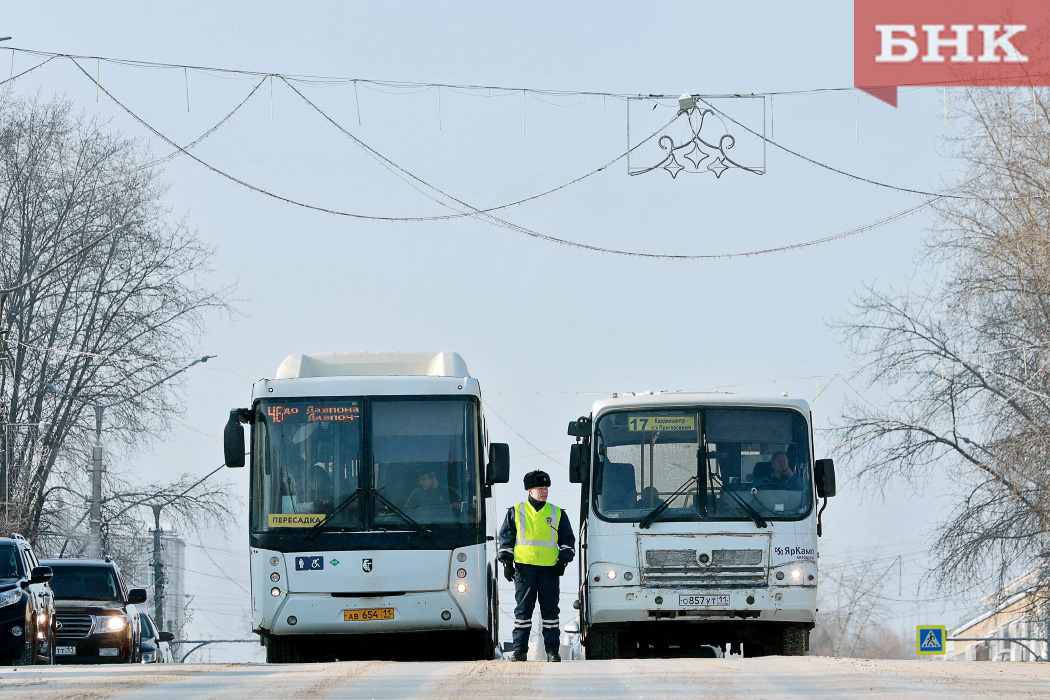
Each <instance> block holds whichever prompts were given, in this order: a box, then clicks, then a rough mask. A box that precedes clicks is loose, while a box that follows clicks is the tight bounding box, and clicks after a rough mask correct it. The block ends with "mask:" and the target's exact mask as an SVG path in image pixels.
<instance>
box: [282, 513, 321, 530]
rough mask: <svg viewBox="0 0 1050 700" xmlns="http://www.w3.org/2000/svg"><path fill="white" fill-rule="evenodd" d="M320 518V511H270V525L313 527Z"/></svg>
mask: <svg viewBox="0 0 1050 700" xmlns="http://www.w3.org/2000/svg"><path fill="white" fill-rule="evenodd" d="M322 520H324V516H323V515H321V514H320V513H270V527H313V526H314V525H316V524H317V523H319V522H321V521H322Z"/></svg>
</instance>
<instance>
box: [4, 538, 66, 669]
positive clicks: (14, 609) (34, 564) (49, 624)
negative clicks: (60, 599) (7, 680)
mask: <svg viewBox="0 0 1050 700" xmlns="http://www.w3.org/2000/svg"><path fill="white" fill-rule="evenodd" d="M50 580H51V569H49V568H47V567H46V566H40V562H38V561H37V558H36V554H34V553H33V548H32V547H31V546H30V544H29V542H28V541H27V540H26V538H24V537H22V536H21V535H11V536H10V537H0V664H3V665H6V666H11V665H15V664H18V665H22V664H36V663H45V664H49V663H53V662H54V659H55V627H56V622H55V604H54V602H55V597H54V595H53V594H52V593H51V589H50V588H49V587H48V585H47V582H48V581H50Z"/></svg>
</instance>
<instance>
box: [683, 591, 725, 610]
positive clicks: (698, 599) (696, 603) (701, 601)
mask: <svg viewBox="0 0 1050 700" xmlns="http://www.w3.org/2000/svg"><path fill="white" fill-rule="evenodd" d="M678 604H679V605H682V606H689V607H695V608H728V607H729V595H728V594H716V595H680V596H678Z"/></svg>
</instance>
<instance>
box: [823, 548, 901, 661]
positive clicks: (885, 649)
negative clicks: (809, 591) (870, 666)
mask: <svg viewBox="0 0 1050 700" xmlns="http://www.w3.org/2000/svg"><path fill="white" fill-rule="evenodd" d="M895 565H896V562H891V563H890V566H889V568H883V567H880V566H877V565H876V562H875V561H874V560H872V559H868V560H864V561H858V562H853V561H843V562H840V563H839V565H838V566H835V565H831V566H824V567H823V571H824V573H823V574H822V581H821V586H820V589H819V593H818V601H817V608H818V609H819V611H820V612H819V614H818V615H817V625H816V627H815V628H814V629H813V632H812V633H811V634H810V640H809V649H810V653H811V654H813V655H816V656H840V657H849V658H866V659H909V658H912V657H914V655H915V654H914V651H913V650H912V649H911V648H910V647H909V646H908V644H907V643H906V642H905V640H904V639H902V638H901V636H900V635H899V634H897V633H896V632H894V631H893V630H892V629H891V628H890V627H889V626H888V625H887V624H886V620H887V618H889V617H890V616H891V612H892V611H891V610H890V609H889V606H888V604H887V599H886V598H885V597H884V596H883V595H882V592H883V589H884V587H885V583H886V577H887V574H888V573H889V572H890V570H891V569H893V568H894V567H895Z"/></svg>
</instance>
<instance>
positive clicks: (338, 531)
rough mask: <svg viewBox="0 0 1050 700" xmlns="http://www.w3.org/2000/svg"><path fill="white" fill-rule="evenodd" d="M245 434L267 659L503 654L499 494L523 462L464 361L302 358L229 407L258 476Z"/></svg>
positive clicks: (232, 439) (440, 356) (231, 455)
mask: <svg viewBox="0 0 1050 700" xmlns="http://www.w3.org/2000/svg"><path fill="white" fill-rule="evenodd" d="M241 423H248V424H249V425H250V426H251V439H250V456H251V461H250V463H251V481H250V483H251V487H250V489H251V490H250V496H249V511H250V515H249V519H250V520H249V537H250V555H251V576H252V584H251V585H252V628H253V630H254V631H255V632H256V633H257V634H259V635H260V637H261V639H260V641H261V643H262V644H263V645H265V647H266V659H267V661H269V662H295V661H320V660H326V659H353V658H363V657H373V656H376V655H379V656H383V655H388V656H389V655H394V656H395V657H396V656H397V655H398V653H399V652H400V653H401V655H402V656H404V655H405V653H407V654H408V655H409V656H410V657H411V656H412V655H423V656H428V657H434V656H437V657H445V656H458V657H460V658H462V657H466V658H479V659H491V658H493V654H494V645H495V644H496V642H497V623H498V619H499V610H498V605H497V599H496V597H497V588H496V579H495V549H496V543H495V541H494V535H495V530H496V527H497V526H498V523H497V520H496V518H497V515H496V514H495V513H494V511H493V508H494V506H493V503H492V498H491V495H492V493H491V486H492V484H495V483H506V481H507V477H508V472H509V463H508V462H509V457H508V450H507V446H506V445H504V444H492V445H489V444H488V439H487V435H486V431H485V424H484V420H483V417H482V410H481V388H480V385H479V384H478V380H477V379H475V378H473V377H471V376H470V375H469V373H468V371H467V366H466V363H465V362H464V361H463V358H462V357H460V356H459V355H458V354H456V353H452V352H440V353H398V352H385V353H344V354H337V353H324V354H316V355H292V356H290V357H288V358H286V359H285V360H284V362H282V363H281V366H280V367H279V368H278V370H277V374H276V376H275V378H274V379H262V380H259V381H258V382H256V383H255V385H254V386H253V388H252V403H251V407H250V408H241V409H234V410H233V411H231V413H230V420H229V423H228V424H227V426H226V434H225V443H226V444H225V448H226V464H227V466H231V467H236V466H244V461H245V460H244V429H243V427H242V426H241ZM486 457H487V459H486Z"/></svg>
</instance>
